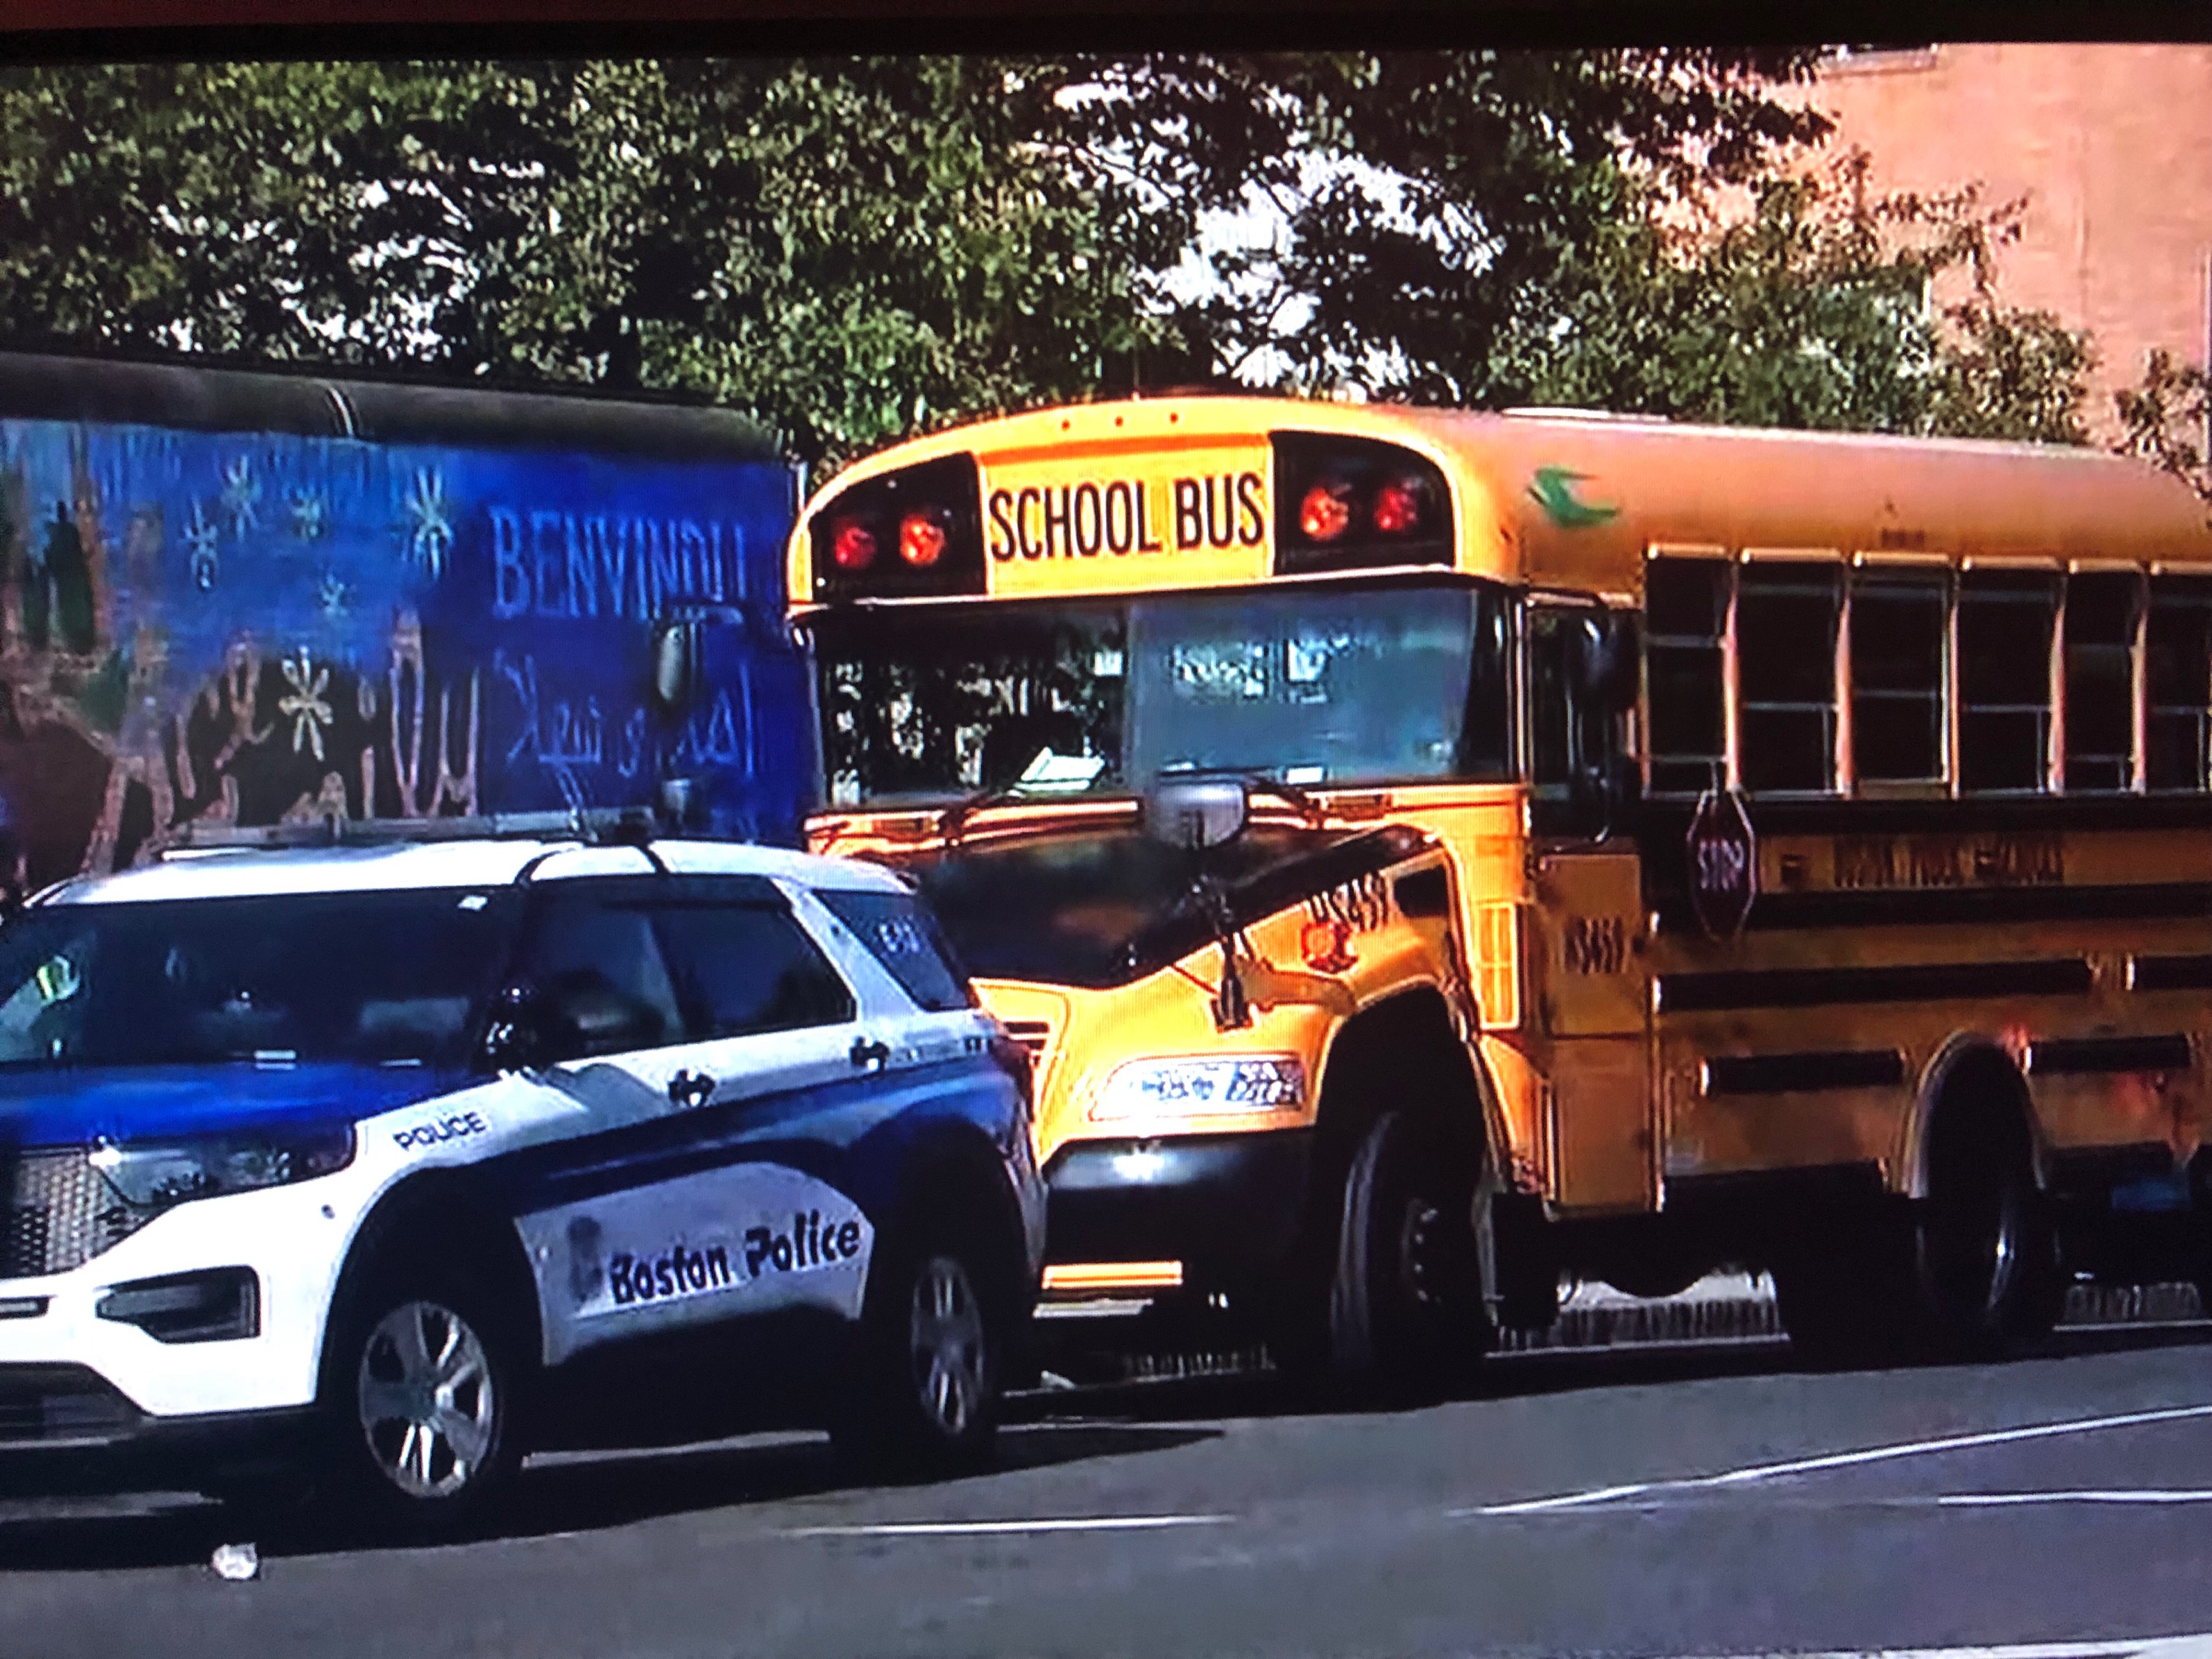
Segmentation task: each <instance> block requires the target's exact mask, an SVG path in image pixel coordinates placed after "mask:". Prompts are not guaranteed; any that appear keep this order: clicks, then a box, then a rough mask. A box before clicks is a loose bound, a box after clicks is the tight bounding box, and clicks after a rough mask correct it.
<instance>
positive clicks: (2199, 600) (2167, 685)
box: [2143, 576, 2212, 789]
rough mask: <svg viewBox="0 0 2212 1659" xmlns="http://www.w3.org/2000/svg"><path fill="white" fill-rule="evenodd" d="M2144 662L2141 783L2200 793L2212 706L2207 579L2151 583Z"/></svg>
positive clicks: (2211, 612)
mask: <svg viewBox="0 0 2212 1659" xmlns="http://www.w3.org/2000/svg"><path fill="white" fill-rule="evenodd" d="M2143 659H2144V660H2143V679H2144V688H2143V689H2144V694H2145V701H2146V702H2148V704H2149V708H2148V711H2147V719H2146V721H2145V725H2146V726H2147V728H2148V729H2147V731H2146V732H2145V736H2146V738H2147V739H2148V741H2147V742H2146V744H2144V748H2145V750H2146V753H2145V756H2144V762H2145V765H2144V781H2145V783H2146V784H2147V785H2148V787H2150V788H2153V789H2202V788H2203V787H2204V786H2205V755H2206V747H2207V737H2208V733H2207V730H2206V726H2207V721H2206V714H2207V710H2208V708H2212V581H2206V580H2202V579H2196V580H2192V579H2191V578H2188V577H2185V576H2182V577H2160V578H2158V579H2157V580H2154V581H2153V582H2152V583H2151V585H2150V614H2149V616H2148V617H2147V618H2146V620H2145V622H2144V624H2143Z"/></svg>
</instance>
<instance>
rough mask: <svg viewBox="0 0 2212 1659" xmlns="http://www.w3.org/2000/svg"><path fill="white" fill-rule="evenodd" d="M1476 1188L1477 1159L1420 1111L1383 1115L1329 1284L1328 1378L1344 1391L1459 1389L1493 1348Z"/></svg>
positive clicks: (1348, 1201) (1360, 1169)
mask: <svg viewBox="0 0 2212 1659" xmlns="http://www.w3.org/2000/svg"><path fill="white" fill-rule="evenodd" d="M1473 1212H1474V1172H1473V1170H1471V1169H1469V1168H1468V1167H1467V1160H1466V1159H1465V1158H1464V1157H1462V1156H1459V1155H1455V1152H1454V1151H1453V1149H1452V1148H1451V1147H1450V1146H1449V1145H1448V1144H1447V1143H1446V1138H1445V1137H1444V1136H1443V1134H1441V1133H1438V1132H1437V1129H1436V1128H1435V1127H1432V1126H1431V1125H1429V1124H1426V1123H1425V1122H1424V1121H1422V1120H1421V1119H1419V1118H1418V1117H1417V1116H1415V1115H1413V1114H1411V1113H1407V1112H1404V1111H1386V1112H1384V1113H1383V1114H1382V1115H1380V1116H1379V1117H1377V1118H1376V1120H1375V1122H1374V1124H1373V1126H1372V1127H1370V1128H1369V1129H1368V1131H1367V1133H1366V1134H1365V1135H1364V1137H1363V1138H1362V1139H1361V1140H1360V1142H1359V1145H1358V1149H1357V1150H1356V1151H1355V1152H1353V1154H1352V1163H1351V1166H1350V1168H1349V1169H1348V1170H1346V1174H1345V1181H1344V1201H1343V1207H1342V1209H1341V1211H1340V1220H1339V1226H1338V1230H1337V1238H1336V1249H1335V1263H1334V1273H1332V1275H1331V1276H1330V1279H1329V1285H1328V1371H1329V1375H1330V1376H1331V1378H1332V1379H1333V1380H1334V1382H1335V1383H1338V1384H1339V1385H1340V1386H1341V1387H1346V1388H1349V1389H1356V1390H1359V1391H1362V1392H1367V1393H1373V1392H1378V1391H1385V1390H1388V1391H1401V1390H1414V1391H1425V1390H1431V1389H1437V1388H1439V1387H1443V1386H1448V1385H1449V1383H1450V1382H1451V1381H1452V1380H1453V1379H1454V1378H1455V1376H1456V1375H1457V1374H1458V1373H1459V1372H1460V1371H1461V1370H1462V1369H1463V1368H1464V1367H1465V1366H1466V1365H1468V1364H1471V1363H1472V1362H1473V1360H1474V1358H1477V1357H1478V1356H1479V1355H1480V1353H1481V1352H1482V1351H1483V1349H1484V1348H1485V1347H1486V1346H1487V1345H1488V1335H1489V1328H1488V1322H1487V1320H1486V1316H1485V1314H1484V1310H1483V1306H1482V1297H1481V1289H1480V1261H1479V1260H1478V1257H1477V1254H1476V1249H1475V1240H1474V1224H1473V1220H1472V1216H1473Z"/></svg>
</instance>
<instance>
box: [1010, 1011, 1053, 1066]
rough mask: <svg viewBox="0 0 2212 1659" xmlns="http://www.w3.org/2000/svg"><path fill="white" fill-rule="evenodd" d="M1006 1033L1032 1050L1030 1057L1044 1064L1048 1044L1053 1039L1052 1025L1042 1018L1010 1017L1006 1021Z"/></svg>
mask: <svg viewBox="0 0 2212 1659" xmlns="http://www.w3.org/2000/svg"><path fill="white" fill-rule="evenodd" d="M1006 1035H1007V1036H1010V1037H1012V1038H1013V1040H1014V1041H1015V1042H1018V1043H1020V1044H1021V1045H1022V1047H1023V1048H1026V1049H1028V1050H1029V1051H1030V1058H1031V1059H1032V1060H1036V1061H1037V1062H1038V1063H1039V1064H1042V1062H1043V1060H1044V1051H1045V1046H1046V1044H1048V1043H1049V1042H1051V1041H1052V1026H1051V1025H1050V1024H1048V1022H1046V1021H1044V1020H1042V1019H1010V1020H1007V1021H1006Z"/></svg>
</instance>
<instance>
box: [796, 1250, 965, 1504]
mask: <svg viewBox="0 0 2212 1659" xmlns="http://www.w3.org/2000/svg"><path fill="white" fill-rule="evenodd" d="M982 1261H983V1258H982V1256H981V1254H980V1252H979V1250H978V1249H977V1248H976V1247H974V1246H972V1245H968V1244H964V1243H939V1244H936V1245H933V1246H926V1247H923V1248H921V1249H915V1250H912V1251H910V1252H901V1253H899V1255H897V1256H896V1257H895V1258H893V1259H891V1260H889V1261H885V1263H884V1265H885V1266H886V1267H889V1268H890V1272H889V1273H886V1274H885V1275H884V1279H882V1280H881V1281H879V1282H878V1284H875V1285H871V1286H870V1295H869V1299H868V1300H869V1305H868V1308H867V1310H866V1314H865V1315H864V1316H863V1320H862V1329H861V1341H862V1345H863V1353H862V1358H861V1364H860V1377H859V1386H858V1387H856V1388H855V1389H854V1391H853V1393H852V1395H851V1396H850V1398H849V1399H848V1401H846V1402H845V1404H844V1407H843V1410H842V1413H841V1414H840V1417H839V1419H838V1420H837V1422H836V1424H834V1425H833V1426H832V1432H833V1435H834V1437H835V1438H836V1443H837V1445H838V1448H839V1449H840V1450H841V1451H842V1453H843V1454H844V1455H846V1456H847V1457H848V1458H849V1459H850V1460H851V1461H853V1462H855V1463H856V1464H858V1465H859V1466H860V1468H863V1469H864V1470H866V1471H868V1472H870V1473H885V1474H948V1473H951V1472H953V1471H956V1470H958V1469H963V1468H975V1467H976V1466H978V1465H980V1464H981V1463H982V1462H985V1461H986V1460H987V1458H988V1456H989V1455H990V1450H991V1446H992V1443H993V1440H994V1436H995V1434H996V1432H997V1428H998V1407H999V1387H1000V1370H1001V1365H1002V1355H1001V1352H1000V1350H1001V1345H1002V1330H1003V1327H1004V1323H1005V1322H1004V1321H1003V1320H1001V1319H1000V1318H997V1317H995V1316H994V1309H993V1307H992V1305H991V1304H990V1302H989V1301H988V1299H987V1291H988V1287H989V1286H990V1285H991V1284H992V1282H993V1281H992V1280H991V1279H989V1278H988V1277H987V1274H986V1273H985V1272H984V1271H983V1267H982Z"/></svg>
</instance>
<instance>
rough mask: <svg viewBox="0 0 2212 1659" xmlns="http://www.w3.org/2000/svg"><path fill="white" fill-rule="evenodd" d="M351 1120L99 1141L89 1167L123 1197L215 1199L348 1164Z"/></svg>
mask: <svg viewBox="0 0 2212 1659" xmlns="http://www.w3.org/2000/svg"><path fill="white" fill-rule="evenodd" d="M353 1152H354V1137H353V1126H352V1125H350V1124H336V1125H330V1124H318V1125H313V1126H311V1127H297V1128H289V1127H288V1128H278V1129H269V1130H263V1131H259V1132H255V1133H240V1134H230V1135H207V1136H199V1137H195V1138H193V1139H189V1140H167V1141H148V1142H144V1143H142V1144H138V1145H135V1146H114V1145H112V1144H110V1145H103V1146H99V1147H97V1148H95V1149H94V1152H93V1154H92V1167H93V1168H94V1169H95V1170H99V1171H100V1174H101V1175H102V1176H106V1180H107V1184H108V1185H109V1186H111V1187H112V1188H115V1190H116V1191H117V1192H118V1194H121V1195H122V1197H123V1200H124V1201H125V1203H128V1204H131V1205H133V1206H137V1208H139V1209H142V1210H149V1209H150V1210H161V1209H167V1207H169V1206H171V1205H173V1204H184V1203H188V1202H190V1201H191V1200H193V1199H196V1198H220V1197H222V1195H224V1194H227V1193H249V1192H252V1191H253V1190H255V1189H256V1188H262V1187H283V1186H286V1185H288V1184H289V1183H290V1182H295V1181H312V1180H313V1179H314V1177H316V1176H326V1175H329V1174H331V1173H332V1172H333V1171H334V1170H343V1168H345V1166H346V1165H347V1164H350V1163H352V1162H353Z"/></svg>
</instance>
